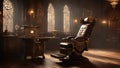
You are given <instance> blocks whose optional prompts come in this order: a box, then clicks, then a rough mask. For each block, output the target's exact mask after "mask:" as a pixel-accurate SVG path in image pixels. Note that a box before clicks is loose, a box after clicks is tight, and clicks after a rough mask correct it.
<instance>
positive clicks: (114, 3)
mask: <svg viewBox="0 0 120 68" xmlns="http://www.w3.org/2000/svg"><path fill="white" fill-rule="evenodd" d="M107 1H109V2H110V5H112V7H113V8H115V7H116V5H117V4H118V2H119V0H107Z"/></svg>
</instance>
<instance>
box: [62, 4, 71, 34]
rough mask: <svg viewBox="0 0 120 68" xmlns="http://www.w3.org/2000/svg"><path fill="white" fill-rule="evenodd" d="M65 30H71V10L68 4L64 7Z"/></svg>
mask: <svg viewBox="0 0 120 68" xmlns="http://www.w3.org/2000/svg"><path fill="white" fill-rule="evenodd" d="M63 32H70V11H69V8H68V6H67V5H65V6H64V9H63Z"/></svg>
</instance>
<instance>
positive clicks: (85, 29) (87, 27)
mask: <svg viewBox="0 0 120 68" xmlns="http://www.w3.org/2000/svg"><path fill="white" fill-rule="evenodd" d="M88 19H89V18H88ZM81 23H82V25H81V26H80V29H79V31H78V33H77V36H76V38H78V37H88V38H89V37H90V35H91V33H92V30H93V28H94V25H95V23H96V22H95V20H94V19H93V20H92V21H91V20H90V21H89V20H87V19H84V20H83V21H81Z"/></svg>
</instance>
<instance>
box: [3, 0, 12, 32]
mask: <svg viewBox="0 0 120 68" xmlns="http://www.w3.org/2000/svg"><path fill="white" fill-rule="evenodd" d="M6 29H7V30H8V32H13V5H12V2H11V1H10V0H4V2H3V32H4V31H5V30H6Z"/></svg>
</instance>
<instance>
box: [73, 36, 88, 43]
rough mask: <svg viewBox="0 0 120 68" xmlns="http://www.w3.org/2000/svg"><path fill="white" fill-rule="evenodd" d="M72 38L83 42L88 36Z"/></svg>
mask: <svg viewBox="0 0 120 68" xmlns="http://www.w3.org/2000/svg"><path fill="white" fill-rule="evenodd" d="M74 40H76V41H79V42H83V41H88V40H89V38H88V37H77V38H74Z"/></svg>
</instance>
